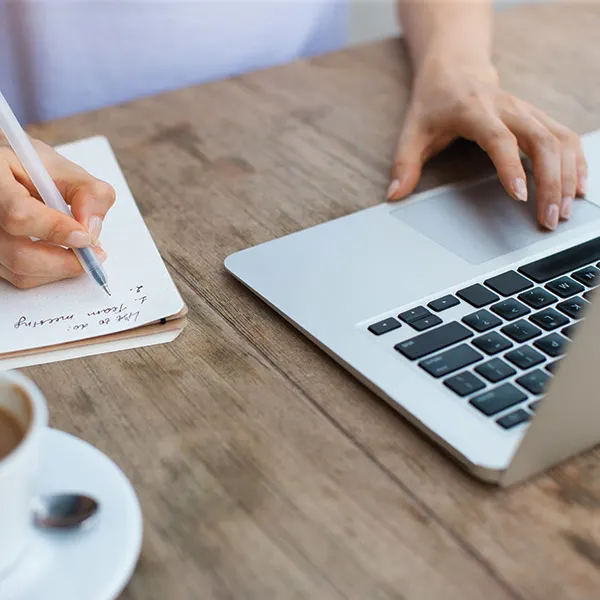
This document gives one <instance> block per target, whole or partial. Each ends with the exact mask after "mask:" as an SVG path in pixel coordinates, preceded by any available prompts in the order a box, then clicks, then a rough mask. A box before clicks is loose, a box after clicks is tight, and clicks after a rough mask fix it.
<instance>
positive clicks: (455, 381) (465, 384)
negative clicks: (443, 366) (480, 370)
mask: <svg viewBox="0 0 600 600" xmlns="http://www.w3.org/2000/svg"><path fill="white" fill-rule="evenodd" d="M444 385H446V386H447V387H449V388H450V389H451V390H452V391H453V392H454V393H455V394H458V395H459V396H460V397H461V398H463V397H464V396H468V395H469V394H474V393H475V392H478V391H479V390H482V389H483V388H484V387H485V383H483V381H481V379H479V377H475V375H473V373H469V371H465V372H464V373H459V374H458V375H454V376H453V377H448V379H446V380H445V381H444Z"/></svg>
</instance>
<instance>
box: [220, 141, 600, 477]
mask: <svg viewBox="0 0 600 600" xmlns="http://www.w3.org/2000/svg"><path fill="white" fill-rule="evenodd" d="M583 142H584V149H585V152H586V155H587V158H588V161H589V166H590V173H591V176H590V178H589V184H588V195H587V196H588V197H587V198H586V199H585V200H583V199H582V200H579V201H576V202H575V205H574V209H573V216H572V217H571V219H570V221H568V222H566V223H562V224H561V225H560V226H559V228H558V230H557V231H555V232H553V233H549V232H545V231H542V230H541V229H540V228H539V227H538V225H537V223H536V220H535V189H533V186H531V184H530V186H531V187H530V200H529V202H528V203H526V204H524V203H519V202H516V201H514V200H512V199H511V198H509V196H508V195H507V194H506V192H505V191H504V190H503V188H502V186H501V184H500V183H499V181H498V179H497V178H496V177H495V176H492V177H489V178H486V179H483V180H478V181H471V182H466V183H462V184H460V185H455V186H446V187H443V188H438V189H435V190H431V191H428V192H425V193H422V194H417V195H414V196H412V197H411V198H410V199H408V200H405V201H403V202H401V203H395V204H388V203H381V204H379V205H377V206H374V207H372V208H368V209H366V210H362V211H360V212H357V213H354V214H351V215H349V216H346V217H343V218H340V219H336V220H333V221H330V222H327V223H324V224H321V225H318V226H315V227H311V228H309V229H306V230H304V231H300V232H298V233H294V234H292V235H288V236H285V237H283V238H280V239H276V240H273V241H271V242H268V243H265V244H261V245H259V246H255V247H253V248H249V249H245V250H242V251H240V252H237V253H236V254H233V255H231V256H229V257H228V258H227V260H226V261H225V266H226V268H227V270H228V271H229V272H230V273H232V274H233V275H234V276H235V277H236V278H237V279H239V280H240V281H241V282H242V283H243V284H245V285H246V286H247V287H248V288H250V289H251V290H252V291H253V292H255V293H256V294H257V295H258V296H260V297H261V298H262V299H263V300H264V301H265V302H267V303H268V304H269V305H270V306H271V307H272V308H274V309H275V310H276V311H278V312H279V313H280V314H281V315H282V316H283V317H285V318H286V319H287V320H288V321H290V322H291V323H292V324H293V325H295V326H296V327H297V328H298V329H299V330H301V331H302V332H303V333H304V334H306V335H307V336H308V337H309V338H310V339H311V340H313V341H314V342H315V343H317V344H318V345H319V346H320V347H321V348H322V349H323V350H325V351H326V352H327V353H329V354H330V355H331V356H332V357H333V358H335V359H336V360H337V361H338V362H339V363H340V364H342V365H343V366H344V367H345V368H346V369H348V371H350V372H351V373H352V374H353V375H354V376H356V377H358V378H359V379H360V380H361V381H362V382H363V383H364V384H365V385H366V386H368V387H369V388H370V389H372V390H373V391H374V392H376V393H377V394H378V395H379V396H381V398H383V399H384V400H385V401H387V402H388V403H389V404H390V405H391V406H392V407H394V408H395V409H397V410H398V411H399V412H400V413H401V414H402V415H403V416H404V417H406V418H407V419H409V420H410V421H411V422H412V423H413V424H415V425H416V426H417V427H419V428H420V429H421V430H422V431H424V432H425V433H426V434H427V435H428V436H430V437H431V438H432V439H433V440H435V442H437V443H438V444H440V445H441V446H442V447H443V448H444V449H445V450H447V451H448V452H449V453H450V454H451V455H452V456H453V457H454V458H456V459H457V460H458V461H459V462H460V463H461V464H462V465H463V466H464V467H466V469H467V470H468V471H469V472H471V473H472V474H473V475H475V476H476V477H478V478H480V479H483V480H485V481H488V482H492V483H495V484H498V485H511V484H514V483H516V482H520V481H523V480H525V479H527V478H529V477H531V476H533V475H536V474H538V473H541V472H543V471H545V470H546V469H547V468H549V467H551V466H553V465H555V464H557V463H559V462H562V461H564V460H565V459H567V458H569V457H571V456H573V455H575V454H578V453H580V452H582V451H584V450H586V449H588V448H591V447H592V446H594V445H596V444H597V443H598V442H600V397H599V395H598V393H597V392H596V385H595V379H596V370H597V369H599V368H600V355H599V353H598V350H597V340H598V339H600V302H598V303H596V304H595V305H592V304H591V303H590V299H591V297H592V295H593V294H594V287H595V286H597V285H599V284H600V176H599V177H595V174H596V173H600V132H597V133H594V134H590V135H587V136H584V138H583ZM584 316H585V318H584V319H583V320H582V317H584Z"/></svg>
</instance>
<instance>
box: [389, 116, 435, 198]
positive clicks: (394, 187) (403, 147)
mask: <svg viewBox="0 0 600 600" xmlns="http://www.w3.org/2000/svg"><path fill="white" fill-rule="evenodd" d="M430 142H431V137H430V136H429V135H427V134H426V133H425V131H424V130H423V127H422V126H421V123H420V120H419V118H418V117H416V116H414V115H412V114H410V111H409V114H408V115H407V118H406V120H405V122H404V127H403V129H402V133H401V134H400V139H399V140H398V146H397V147H396V155H395V157H394V163H393V165H392V173H391V175H392V181H391V183H390V185H389V188H388V193H387V197H388V200H399V199H401V198H404V197H405V196H407V195H408V194H410V193H411V192H412V191H413V190H414V189H415V187H416V186H417V183H418V182H419V178H420V177H421V170H422V169H423V163H424V162H425V160H426V151H427V147H428V146H429V145H430Z"/></svg>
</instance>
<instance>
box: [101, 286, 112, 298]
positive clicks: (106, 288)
mask: <svg viewBox="0 0 600 600" xmlns="http://www.w3.org/2000/svg"><path fill="white" fill-rule="evenodd" d="M102 289H103V290H104V291H105V292H106V293H107V294H108V295H109V296H112V294H111V293H110V290H109V289H108V286H107V285H103V286H102Z"/></svg>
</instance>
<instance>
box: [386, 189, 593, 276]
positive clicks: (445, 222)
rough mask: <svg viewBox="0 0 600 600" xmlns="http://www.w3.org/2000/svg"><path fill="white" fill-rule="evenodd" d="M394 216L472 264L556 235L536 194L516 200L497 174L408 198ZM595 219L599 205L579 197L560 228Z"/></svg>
mask: <svg viewBox="0 0 600 600" xmlns="http://www.w3.org/2000/svg"><path fill="white" fill-rule="evenodd" d="M391 214H392V215H394V217H396V218H398V219H400V220H401V221H403V222H404V223H406V224H407V225H409V226H410V227H412V228H413V229H415V230H417V231H418V232H419V233H421V234H422V235H425V236H427V237H428V238H430V239H431V240H433V241H434V242H436V243H438V244H440V245H441V246H443V247H444V248H446V249H447V250H450V251H451V252H453V253H454V254H457V255H458V256H460V257H461V258H463V259H464V260H466V261H467V262H469V263H471V264H481V263H484V262H487V261H489V260H493V259H495V258H498V257H500V256H502V255H504V254H507V253H509V252H514V251H516V250H520V249H522V248H525V247H527V246H530V245H531V244H534V243H536V242H538V241H541V240H542V239H546V238H547V237H548V235H552V233H549V232H548V231H545V230H542V229H541V228H540V226H539V224H538V222H537V218H536V205H535V193H533V191H530V194H529V201H528V202H517V201H516V200H513V199H512V198H510V197H509V196H508V194H507V193H506V191H505V190H504V188H503V187H502V184H501V183H500V182H499V181H498V179H495V178H494V179H491V180H488V181H485V182H483V183H479V184H476V185H470V186H467V187H465V188H463V189H456V190H445V191H443V192H440V193H439V194H434V195H433V196H431V197H429V198H425V199H423V200H419V201H416V202H408V203H407V204H405V205H400V206H399V207H398V208H397V209H395V210H393V211H392V213H391ZM596 220H597V221H599V222H600V208H599V207H597V206H596V205H594V204H592V203H590V202H588V201H586V200H575V202H574V204H573V212H572V216H571V218H570V219H569V221H565V222H561V223H560V225H559V229H558V230H557V231H568V230H569V229H573V228H576V227H579V226H581V225H584V224H589V223H590V222H591V221H596Z"/></svg>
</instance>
